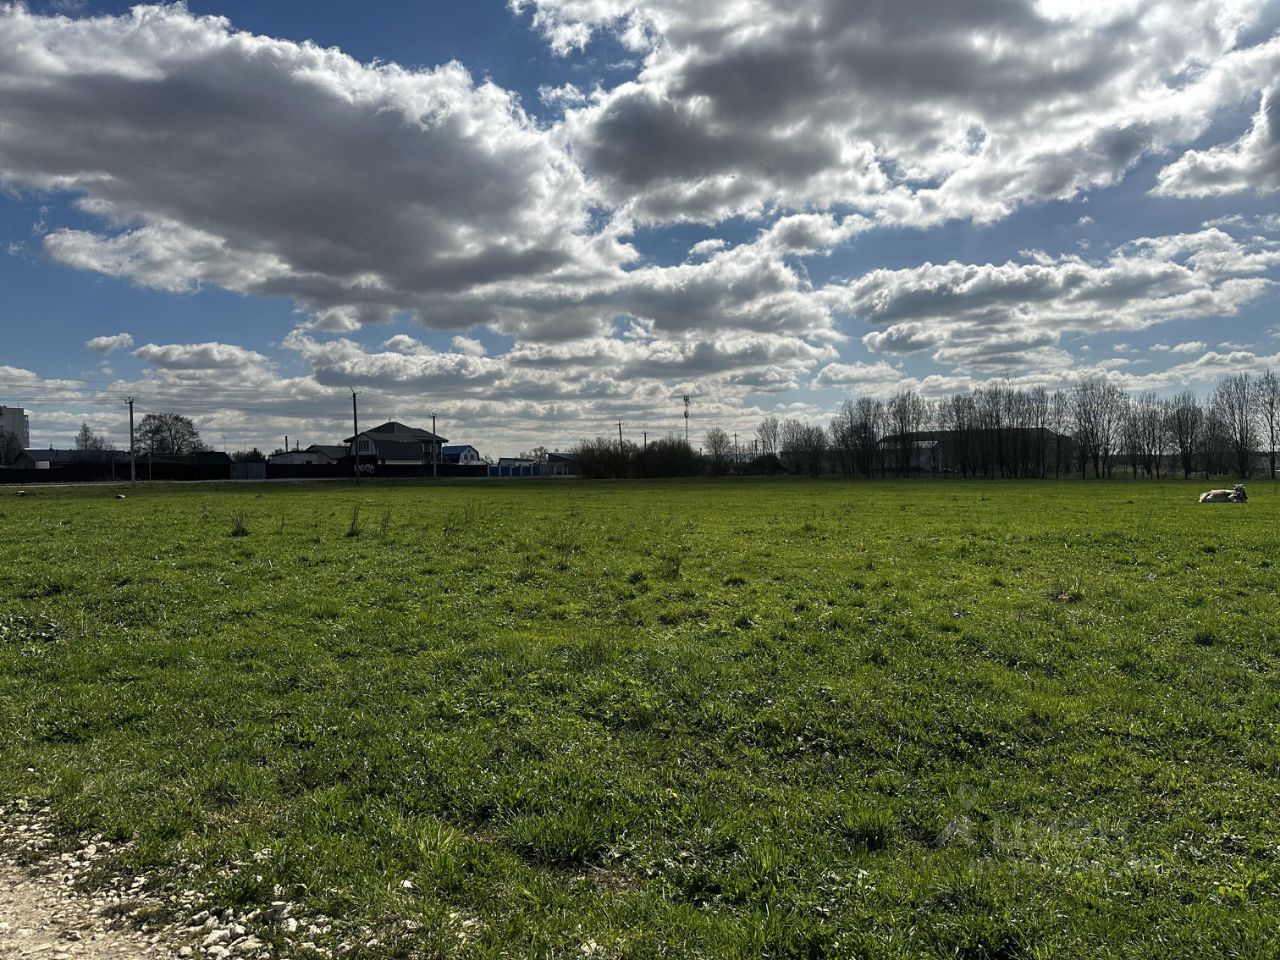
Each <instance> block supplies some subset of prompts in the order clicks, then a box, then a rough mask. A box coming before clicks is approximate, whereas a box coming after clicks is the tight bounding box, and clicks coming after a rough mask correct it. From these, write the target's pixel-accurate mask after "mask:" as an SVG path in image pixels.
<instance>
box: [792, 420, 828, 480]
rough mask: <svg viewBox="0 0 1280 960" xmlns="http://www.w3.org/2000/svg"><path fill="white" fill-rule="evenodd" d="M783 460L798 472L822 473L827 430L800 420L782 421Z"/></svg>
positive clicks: (815, 474) (812, 475) (811, 474)
mask: <svg viewBox="0 0 1280 960" xmlns="http://www.w3.org/2000/svg"><path fill="white" fill-rule="evenodd" d="M781 433H782V438H781V440H782V460H783V462H784V463H786V464H787V466H788V467H789V468H790V469H791V470H793V471H795V472H796V473H807V474H809V476H811V477H816V476H818V475H819V474H820V473H822V455H823V454H824V453H825V452H826V446H827V432H826V431H825V430H823V429H822V428H821V427H818V426H812V425H810V424H807V423H803V422H801V421H799V420H784V421H783V423H782V431H781Z"/></svg>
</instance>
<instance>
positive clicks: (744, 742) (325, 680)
mask: <svg viewBox="0 0 1280 960" xmlns="http://www.w3.org/2000/svg"><path fill="white" fill-rule="evenodd" d="M1200 489H1201V485H1199V484H1189V485H1188V484H1177V483H1168V484H1165V483H1120V482H1115V483H1099V484H1089V483H1080V482H1075V483H1062V484H1052V483H1040V482H1020V483H1008V484H1001V483H961V482H949V483H929V482H916V481H912V482H905V483H903V482H899V483H862V482H858V483H825V482H824V483H793V482H780V483H772V482H761V483H749V482H723V483H719V482H701V483H699V482H676V483H653V484H644V483H629V484H614V485H592V484H583V483H575V482H565V483H550V482H548V483H543V484H541V485H539V484H536V483H535V484H529V485H521V484H516V483H512V484H503V485H498V484H470V485H465V484H458V485H442V486H439V487H424V486H394V485H384V486H378V485H367V486H365V487H363V488H361V489H359V490H355V489H352V488H351V487H350V486H338V485H334V486H303V485H296V486H295V485H273V486H265V485H264V486H235V487H230V486H228V487H214V486H191V487H161V488H156V489H143V488H139V490H138V491H137V492H136V493H135V492H132V491H130V492H129V497H128V499H126V500H116V499H115V496H114V495H115V493H116V491H115V490H105V489H92V488H80V489H39V490H36V491H35V492H33V493H32V494H31V495H29V496H27V497H24V498H18V497H15V496H13V495H12V491H2V492H0V530H3V538H4V546H3V560H2V562H0V744H3V746H2V748H0V749H2V751H3V753H2V757H3V763H2V765H0V800H5V799H11V798H15V797H26V798H30V799H32V800H36V801H47V802H48V804H49V805H50V809H51V810H52V811H53V812H54V813H55V814H56V816H57V817H58V820H59V823H60V824H61V826H62V827H63V828H65V829H66V830H67V831H68V833H69V834H71V833H82V832H99V831H101V832H104V833H107V834H109V835H112V836H115V837H117V838H126V837H132V838H135V840H136V843H134V845H133V846H132V847H130V849H129V853H128V857H129V863H128V864H127V866H128V867H129V868H130V869H137V870H143V869H146V870H149V871H157V870H158V871H159V872H160V873H161V874H162V875H173V876H177V875H185V874H187V873H189V872H190V871H191V870H192V869H194V870H195V871H196V873H195V879H194V881H189V880H184V881H183V882H184V883H187V882H200V883H204V884H206V886H207V889H208V897H209V903H211V904H212V903H229V902H232V903H246V904H255V903H265V902H269V901H271V900H272V899H276V896H275V895H274V894H273V888H275V887H276V885H279V887H280V888H282V889H283V890H284V891H285V892H286V894H287V895H288V896H289V897H291V898H293V899H297V900H301V901H305V902H306V903H308V904H310V905H311V906H312V907H313V908H314V909H316V910H323V911H326V912H327V913H329V914H331V915H334V916H337V917H341V918H344V920H347V921H351V922H360V923H370V924H373V925H374V926H375V927H377V928H378V929H379V930H380V931H382V941H383V942H382V943H381V944H380V945H378V946H377V947H375V948H368V949H366V948H363V947H361V948H357V949H356V950H355V951H353V952H352V953H351V954H350V956H353V957H366V956H367V957H374V956H378V957H385V956H406V957H419V956H421V957H435V956H460V957H498V956H505V957H543V956H545V957H552V956H558V957H578V958H581V957H583V956H600V957H636V958H639V957H823V956H850V957H875V958H880V957H917V956H924V957H964V958H1018V957H1037V958H1039V957H1080V958H1086V957H1090V958H1091V957H1104V956H1105V957H1134V958H1138V957H1151V956H1160V957H1161V958H1162V960H1168V958H1175V957H1187V958H1191V957H1196V958H1200V957H1206V956H1240V957H1247V956H1259V957H1262V956H1275V955H1276V952H1277V951H1280V934H1278V933H1277V931H1280V901H1278V900H1277V895H1278V894H1280V738H1278V737H1277V723H1278V722H1280V687H1278V686H1277V669H1278V668H1280V599H1278V598H1277V589H1276V588H1277V566H1276V564H1277V563H1278V562H1280V543H1277V530H1280V496H1277V494H1276V492H1275V490H1274V489H1273V488H1272V487H1270V486H1269V485H1267V484H1263V483H1258V484H1255V485H1253V486H1252V487H1251V489H1250V493H1251V500H1250V502H1249V503H1248V504H1247V505H1244V506H1234V505H1221V506H1208V505H1205V506H1202V505H1200V504H1198V503H1196V493H1198V492H1199V490H1200ZM357 507H358V509H359V524H358V530H357V529H354V528H353V522H352V521H353V510H354V509H355V508H357ZM237 521H240V522H239V523H237ZM233 533H234V534H238V535H233ZM181 862H191V863H195V864H198V865H199V866H198V867H196V868H191V867H188V866H180V865H179V864H180V863H181ZM406 880H407V881H410V883H411V886H410V887H406V886H404V885H403V882H404V881H406Z"/></svg>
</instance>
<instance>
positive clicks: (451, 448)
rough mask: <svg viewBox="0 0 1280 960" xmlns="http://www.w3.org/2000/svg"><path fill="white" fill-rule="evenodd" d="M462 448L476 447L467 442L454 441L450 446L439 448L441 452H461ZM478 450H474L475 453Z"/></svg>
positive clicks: (472, 448) (473, 448)
mask: <svg viewBox="0 0 1280 960" xmlns="http://www.w3.org/2000/svg"><path fill="white" fill-rule="evenodd" d="M464 450H476V448H475V447H473V446H472V445H471V444H469V443H455V444H453V445H452V446H449V447H441V448H440V452H441V453H462V451H464ZM479 452H480V451H479V450H476V453H479Z"/></svg>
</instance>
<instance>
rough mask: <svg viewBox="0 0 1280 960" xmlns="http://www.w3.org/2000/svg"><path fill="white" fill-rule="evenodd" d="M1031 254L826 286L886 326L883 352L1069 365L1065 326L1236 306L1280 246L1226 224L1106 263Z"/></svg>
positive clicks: (1144, 242)
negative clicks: (1233, 233)
mask: <svg viewBox="0 0 1280 960" xmlns="http://www.w3.org/2000/svg"><path fill="white" fill-rule="evenodd" d="M1028 258H1029V259H1030V260H1031V262H1029V263H1013V262H1009V263H1003V264H990V263H988V264H966V263H958V262H955V261H952V262H950V263H943V264H932V263H926V264H923V265H921V266H919V267H913V268H909V269H902V270H872V271H870V272H869V273H867V274H865V275H863V276H862V277H860V278H859V279H857V280H855V281H853V282H851V283H848V284H846V285H843V286H836V285H833V286H830V287H827V288H825V289H824V290H823V291H822V294H823V296H824V297H826V298H827V299H828V300H829V301H830V302H831V303H832V304H833V306H835V307H836V308H837V309H840V310H842V311H846V312H848V313H850V314H852V315H853V316H854V317H856V318H858V319H861V320H863V321H866V322H868V323H870V324H872V325H873V326H875V327H876V329H874V330H872V331H871V332H870V333H867V334H866V335H864V336H863V338H862V340H863V343H864V345H865V346H866V347H867V348H868V349H869V350H872V351H875V352H880V353H897V354H904V353H913V352H916V351H925V350H927V351H931V353H932V356H933V359H934V360H935V361H937V362H938V363H942V364H945V365H948V366H950V367H952V368H954V369H956V370H959V371H977V372H1003V371H1015V370H1022V369H1027V368H1029V367H1036V366H1039V367H1044V368H1048V369H1052V368H1055V367H1062V366H1064V365H1069V364H1070V362H1071V358H1070V356H1069V355H1068V354H1066V353H1065V352H1063V351H1062V350H1061V349H1059V348H1058V347H1057V343H1058V340H1059V338H1060V336H1061V335H1062V334H1063V333H1066V332H1070V331H1076V332H1085V333H1097V332H1102V331H1121V330H1140V329H1144V328H1147V327H1150V326H1152V325H1154V324H1158V323H1162V322H1166V321H1171V320H1180V319H1189V318H1197V317H1210V316H1229V315H1232V314H1234V313H1235V312H1236V311H1237V310H1238V309H1239V308H1240V307H1241V306H1242V305H1244V304H1246V303H1249V302H1251V301H1253V300H1255V299H1257V298H1258V297H1259V296H1261V295H1262V294H1263V293H1264V292H1265V291H1266V290H1268V289H1269V288H1270V287H1271V286H1272V283H1273V281H1271V280H1269V279H1267V278H1266V277H1265V276H1263V275H1262V274H1263V273H1265V272H1266V271H1267V270H1270V269H1272V268H1274V267H1275V266H1277V265H1280V251H1278V250H1276V249H1274V248H1273V247H1272V246H1270V245H1267V244H1263V243H1256V242H1245V241H1238V240H1235V239H1233V238H1232V237H1230V236H1229V235H1227V234H1226V233H1224V232H1223V231H1221V230H1218V229H1207V230H1202V231H1200V232H1198V233H1194V234H1180V235H1175V236H1168V237H1147V238H1142V239H1139V240H1135V241H1132V242H1131V243H1128V244H1125V245H1124V246H1122V247H1120V248H1119V249H1118V250H1116V251H1115V252H1114V253H1113V254H1112V256H1111V257H1110V258H1109V259H1108V260H1106V261H1101V262H1095V261H1089V260H1085V259H1083V258H1081V257H1078V256H1057V257H1050V256H1046V255H1044V254H1039V253H1036V252H1034V251H1031V252H1028Z"/></svg>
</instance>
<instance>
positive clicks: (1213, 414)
mask: <svg viewBox="0 0 1280 960" xmlns="http://www.w3.org/2000/svg"><path fill="white" fill-rule="evenodd" d="M1227 446H1228V444H1227V422H1226V420H1224V419H1223V416H1222V411H1221V410H1220V409H1219V408H1218V406H1217V404H1214V403H1210V404H1208V405H1207V407H1206V408H1205V411H1204V423H1203V425H1202V427H1201V430H1200V446H1199V450H1200V462H1201V464H1202V466H1203V467H1204V478H1205V479H1206V480H1208V479H1209V478H1210V477H1211V476H1213V475H1214V474H1215V473H1221V472H1222V471H1223V464H1225V463H1226V462H1227V460H1228V458H1229V455H1228V453H1227Z"/></svg>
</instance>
